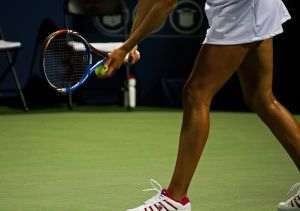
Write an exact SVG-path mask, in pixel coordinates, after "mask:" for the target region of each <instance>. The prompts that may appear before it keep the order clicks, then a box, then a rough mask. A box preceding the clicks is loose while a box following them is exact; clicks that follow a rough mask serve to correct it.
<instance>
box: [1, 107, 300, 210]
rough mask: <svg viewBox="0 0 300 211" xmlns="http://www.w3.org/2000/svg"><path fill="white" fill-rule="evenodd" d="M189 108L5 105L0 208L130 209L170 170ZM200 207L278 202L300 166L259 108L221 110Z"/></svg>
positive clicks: (196, 191)
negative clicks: (256, 112)
mask: <svg viewBox="0 0 300 211" xmlns="http://www.w3.org/2000/svg"><path fill="white" fill-rule="evenodd" d="M181 115H182V112H181V110H176V109H153V108H140V109H138V110H137V111H135V112H125V111H124V110H123V108H118V107H115V108H111V107H100V108H98V107H82V108H76V110H75V111H72V112H69V111H67V110H66V109H62V108H57V109H48V110H37V111H33V112H30V113H28V114H23V113H22V112H18V111H15V110H12V109H8V108H4V107H2V108H0V211H38V210H39V211H96V210H97V211H125V210H126V209H127V208H132V207H135V206H136V205H139V204H140V203H141V202H142V201H144V200H146V199H148V198H149V197H150V196H152V195H153V193H147V192H146V193H145V192H143V191H142V190H143V189H145V188H148V185H149V184H148V180H149V179H150V178H154V179H156V180H157V181H159V182H160V183H161V184H162V185H163V186H165V185H167V183H168V180H169V178H170V176H171V173H172V170H173V166H174V162H175V158H176V154H177V142H178V135H179V129H180V122H181ZM211 125H212V128H211V133H210V139H209V142H208V145H207V148H206V151H205V153H204V157H203V158H202V160H201V162H200V165H199V167H198V170H197V173H196V176H195V177H194V179H193V184H192V186H191V189H190V198H191V200H192V203H193V211H208V210H210V211H219V210H226V211H233V210H235V211H248V210H249V211H250V210H253V211H254V210H255V211H271V210H272V211H274V210H276V205H277V203H278V202H279V201H280V200H283V199H284V197H285V194H286V192H287V191H288V188H289V187H290V186H291V185H292V184H293V183H296V182H297V181H298V180H299V173H298V172H297V170H296V168H295V167H294V166H293V164H292V162H291V161H290V160H289V158H288V156H287V154H285V153H284V151H283V149H282V148H281V146H280V145H279V144H278V143H277V142H276V141H275V138H274V137H273V136H272V134H271V133H270V132H269V131H268V130H267V129H266V127H265V126H264V125H263V124H262V123H261V122H260V121H259V120H258V118H257V117H256V115H254V114H251V113H223V112H215V113H212V124H211Z"/></svg>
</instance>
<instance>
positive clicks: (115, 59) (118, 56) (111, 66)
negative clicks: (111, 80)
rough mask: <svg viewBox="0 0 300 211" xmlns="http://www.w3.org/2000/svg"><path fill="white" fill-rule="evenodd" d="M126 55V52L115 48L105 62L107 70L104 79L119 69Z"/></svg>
mask: <svg viewBox="0 0 300 211" xmlns="http://www.w3.org/2000/svg"><path fill="white" fill-rule="evenodd" d="M127 53H128V52H127V51H126V50H124V49H122V48H117V49H115V50H113V51H112V52H111V53H110V54H109V55H108V58H107V62H106V65H107V67H108V70H107V72H106V74H105V76H104V77H110V76H112V74H113V73H114V72H115V71H116V70H118V69H120V67H121V66H122V64H123V63H124V61H125V58H126V55H127Z"/></svg>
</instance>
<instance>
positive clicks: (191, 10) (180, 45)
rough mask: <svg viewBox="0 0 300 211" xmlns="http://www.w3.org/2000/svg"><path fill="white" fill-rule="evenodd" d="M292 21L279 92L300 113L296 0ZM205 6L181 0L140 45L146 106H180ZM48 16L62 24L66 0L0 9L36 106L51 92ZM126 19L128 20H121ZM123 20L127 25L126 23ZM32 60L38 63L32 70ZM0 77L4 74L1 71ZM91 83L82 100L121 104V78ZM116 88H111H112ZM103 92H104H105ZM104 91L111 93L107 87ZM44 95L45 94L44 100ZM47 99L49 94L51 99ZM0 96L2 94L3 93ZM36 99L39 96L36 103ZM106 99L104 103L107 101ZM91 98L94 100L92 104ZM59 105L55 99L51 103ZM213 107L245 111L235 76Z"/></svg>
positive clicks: (5, 86) (113, 27) (281, 54)
mask: <svg viewBox="0 0 300 211" xmlns="http://www.w3.org/2000/svg"><path fill="white" fill-rule="evenodd" d="M127 3H128V20H127V21H128V25H131V21H132V16H133V14H134V12H133V11H134V7H135V3H136V1H135V0H128V1H127ZM285 3H286V5H287V6H288V7H289V10H290V12H291V14H292V15H293V17H294V18H293V20H292V21H290V22H289V23H288V24H286V25H285V28H286V33H285V34H284V35H281V36H279V37H278V38H276V39H275V84H274V88H275V92H276V94H277V95H278V96H279V98H280V99H281V100H282V101H283V102H284V104H286V105H287V106H288V107H289V108H291V109H293V110H299V109H298V108H299V107H300V102H299V100H298V99H299V93H298V90H299V80H298V76H299V73H298V68H297V66H296V61H297V57H298V56H297V55H296V54H295V53H292V52H294V51H293V50H296V49H295V48H296V47H295V43H298V41H297V32H296V29H297V26H298V23H297V16H298V14H296V3H295V1H292V0H288V1H285ZM202 8H203V2H202V1H197V0H180V1H179V6H178V8H177V10H176V11H175V12H174V13H173V14H172V15H171V16H170V18H169V19H168V20H167V21H166V23H165V24H164V25H163V26H162V28H161V29H160V30H159V31H157V32H155V33H154V34H153V35H152V36H151V37H150V38H148V39H146V40H144V41H143V42H142V43H141V44H140V50H141V52H142V54H143V58H142V60H141V62H140V63H139V64H138V65H136V66H135V67H134V70H135V73H136V76H137V79H138V99H139V101H138V102H139V104H142V105H176V106H178V105H180V93H181V89H182V84H183V82H184V80H185V79H186V77H187V75H188V74H189V72H190V69H191V67H192V64H193V59H194V58H195V56H196V53H197V51H198V48H199V47H200V46H201V41H202V39H203V37H204V34H205V29H206V20H205V17H204V16H203V12H202ZM45 18H50V19H52V20H53V21H54V22H55V23H56V24H57V25H58V26H60V27H62V26H63V25H64V14H63V0H56V1H52V0H48V1H33V0H28V1H17V0H10V1H3V2H1V8H0V21H1V22H0V24H1V26H2V28H3V30H4V32H5V35H6V37H7V38H9V39H10V40H18V41H21V42H22V43H23V46H24V48H23V49H22V51H21V53H20V54H19V57H18V61H17V69H18V72H19V75H20V78H21V81H22V85H23V87H24V88H25V94H26V97H27V98H28V99H29V100H30V101H32V102H33V103H37V102H39V101H41V100H48V101H47V102H51V100H49V96H50V98H52V97H53V93H51V92H44V93H41V92H40V90H43V89H45V87H44V83H43V81H42V79H41V78H40V65H39V59H38V58H39V56H38V55H35V56H34V55H33V51H34V45H35V42H36V37H37V33H38V28H39V26H40V24H41V22H42V21H43V20H44V19H45ZM73 21H74V22H76V27H77V29H78V30H80V31H81V32H83V33H85V34H86V35H87V36H88V38H89V39H90V40H91V41H99V40H101V41H102V40H105V41H110V40H119V39H123V38H122V35H123V33H124V30H123V29H122V28H121V29H120V27H121V25H120V23H122V22H120V23H119V21H120V20H119V19H118V16H110V17H105V18H98V19H92V20H91V19H85V18H80V19H75V20H74V19H73ZM123 21H124V20H123ZM127 21H126V20H125V22H127ZM32 61H34V62H35V65H34V68H33V70H31V65H32ZM0 73H1V72H0ZM121 78H122V74H121V73H120V75H119V76H116V79H115V80H113V79H112V80H109V81H106V82H104V81H95V80H92V81H91V82H90V83H89V84H88V85H87V88H86V89H83V90H82V91H81V93H80V100H81V102H84V103H85V102H87V103H89V102H94V103H101V102H102V101H103V102H105V103H118V100H117V96H119V93H118V94H116V92H118V91H119V90H120V88H121V86H122V82H121V81H120V79H121ZM112 84H113V85H112ZM104 87H109V88H111V90H112V92H115V94H110V95H111V96H114V97H112V98H107V97H108V96H107V95H106V96H105V95H103V90H104ZM0 88H1V91H0V92H1V94H2V95H7V94H11V92H9V90H12V89H14V83H13V81H12V80H11V78H10V77H8V78H6V79H5V81H1V84H0ZM101 91H102V93H101ZM105 93H109V90H108V89H106V90H105ZM45 95H46V96H45ZM47 95H49V96H47ZM0 96H1V95H0ZM36 98H39V99H38V100H36ZM105 98H106V99H105ZM91 99H93V100H91ZM53 101H55V99H53ZM214 107H216V108H222V109H237V108H239V109H243V108H244V105H243V103H242V97H241V92H240V90H239V87H238V81H237V80H236V78H233V79H231V81H230V82H229V83H228V84H227V85H226V86H225V88H224V89H223V90H222V91H221V92H220V93H219V94H218V95H217V97H216V100H215V103H214Z"/></svg>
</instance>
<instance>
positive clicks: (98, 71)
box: [95, 65, 108, 76]
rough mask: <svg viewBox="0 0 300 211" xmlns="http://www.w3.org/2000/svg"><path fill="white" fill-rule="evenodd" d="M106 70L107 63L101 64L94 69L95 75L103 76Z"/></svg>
mask: <svg viewBox="0 0 300 211" xmlns="http://www.w3.org/2000/svg"><path fill="white" fill-rule="evenodd" d="M107 71H108V66H107V65H101V66H99V67H97V68H96V69H95V74H96V76H103V75H105V73H106V72H107Z"/></svg>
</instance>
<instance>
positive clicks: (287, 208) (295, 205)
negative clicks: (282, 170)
mask: <svg viewBox="0 0 300 211" xmlns="http://www.w3.org/2000/svg"><path fill="white" fill-rule="evenodd" d="M278 211H300V183H297V184H295V185H294V186H293V187H292V188H291V190H290V191H289V193H288V200H287V201H285V202H281V203H279V204H278Z"/></svg>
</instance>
